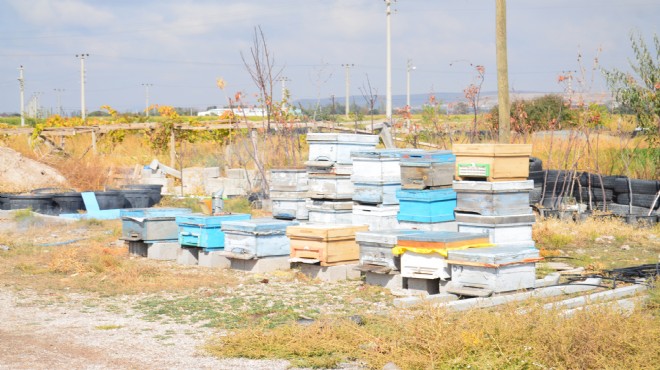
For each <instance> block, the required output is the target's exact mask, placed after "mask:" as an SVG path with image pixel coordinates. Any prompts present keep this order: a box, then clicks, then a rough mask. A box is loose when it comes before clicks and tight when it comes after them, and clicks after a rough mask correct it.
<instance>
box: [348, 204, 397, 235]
mask: <svg viewBox="0 0 660 370" xmlns="http://www.w3.org/2000/svg"><path fill="white" fill-rule="evenodd" d="M398 212H399V206H398V205H384V204H377V205H375V204H357V203H355V204H353V221H352V223H354V224H356V225H369V230H372V231H373V230H394V229H397V228H398V221H397V219H396V215H397V213H398Z"/></svg>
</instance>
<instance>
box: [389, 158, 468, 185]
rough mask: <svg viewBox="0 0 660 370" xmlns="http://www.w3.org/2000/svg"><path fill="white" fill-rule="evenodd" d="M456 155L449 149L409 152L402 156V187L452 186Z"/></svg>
mask: <svg viewBox="0 0 660 370" xmlns="http://www.w3.org/2000/svg"><path fill="white" fill-rule="evenodd" d="M455 163H456V157H455V156H454V154H452V153H451V152H450V151H449V150H435V151H425V152H408V153H404V154H403V155H402V156H401V187H402V188H403V189H428V188H439V187H447V186H451V182H452V180H453V179H454V172H455Z"/></svg>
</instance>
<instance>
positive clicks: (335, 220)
mask: <svg viewBox="0 0 660 370" xmlns="http://www.w3.org/2000/svg"><path fill="white" fill-rule="evenodd" d="M306 207H307V215H308V216H307V219H308V220H309V222H311V223H319V224H352V223H353V202H352V201H350V200H319V199H307V201H306Z"/></svg>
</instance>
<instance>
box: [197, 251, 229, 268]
mask: <svg viewBox="0 0 660 370" xmlns="http://www.w3.org/2000/svg"><path fill="white" fill-rule="evenodd" d="M197 257H198V258H197V260H198V264H199V265H200V266H203V267H213V268H220V269H228V268H230V267H231V261H230V260H229V258H227V257H225V256H223V255H220V254H219V252H218V251H205V250H200V251H199V253H198V255H197Z"/></svg>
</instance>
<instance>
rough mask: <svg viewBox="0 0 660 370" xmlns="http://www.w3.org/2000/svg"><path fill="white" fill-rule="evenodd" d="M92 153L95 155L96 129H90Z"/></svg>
mask: <svg viewBox="0 0 660 370" xmlns="http://www.w3.org/2000/svg"><path fill="white" fill-rule="evenodd" d="M92 153H93V154H94V155H96V130H92Z"/></svg>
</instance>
